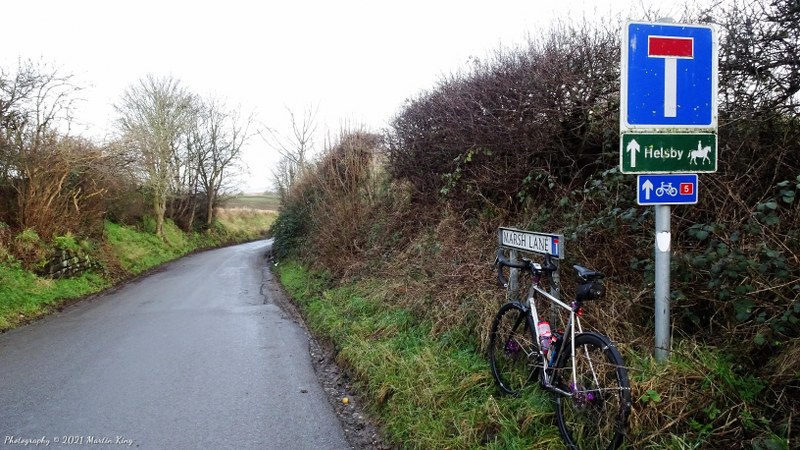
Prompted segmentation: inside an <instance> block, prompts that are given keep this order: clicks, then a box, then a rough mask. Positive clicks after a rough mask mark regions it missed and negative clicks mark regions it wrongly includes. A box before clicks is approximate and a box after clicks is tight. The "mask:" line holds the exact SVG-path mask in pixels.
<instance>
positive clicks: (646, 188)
mask: <svg viewBox="0 0 800 450" xmlns="http://www.w3.org/2000/svg"><path fill="white" fill-rule="evenodd" d="M654 187H655V186H653V183H651V182H650V179H649V178H648V179H646V180H645V181H644V183H642V190H643V191H644V199H645V200H650V192H652V191H653V188H654Z"/></svg>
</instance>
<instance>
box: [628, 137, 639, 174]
mask: <svg viewBox="0 0 800 450" xmlns="http://www.w3.org/2000/svg"><path fill="white" fill-rule="evenodd" d="M640 148H641V146H640V145H639V143H638V142H636V139H631V141H630V142H628V147H626V150H627V151H628V153H630V154H631V168H634V167H636V153H638V152H639V149H640Z"/></svg>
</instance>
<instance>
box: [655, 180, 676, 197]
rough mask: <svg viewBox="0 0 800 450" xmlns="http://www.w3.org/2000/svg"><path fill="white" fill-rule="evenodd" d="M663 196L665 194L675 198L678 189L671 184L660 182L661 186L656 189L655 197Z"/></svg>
mask: <svg viewBox="0 0 800 450" xmlns="http://www.w3.org/2000/svg"><path fill="white" fill-rule="evenodd" d="M664 194H667V195H669V196H670V197H675V196H676V195H678V188H676V187H675V186H673V185H672V183H666V182H664V181H662V182H661V186H659V187H658V188H657V189H656V196H658V197H663V196H664Z"/></svg>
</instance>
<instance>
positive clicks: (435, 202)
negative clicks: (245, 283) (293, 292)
mask: <svg viewBox="0 0 800 450" xmlns="http://www.w3.org/2000/svg"><path fill="white" fill-rule="evenodd" d="M701 19H703V20H711V19H713V20H714V21H715V22H716V23H720V24H722V27H721V28H722V29H721V36H722V37H721V40H722V49H721V61H720V71H721V77H720V78H721V79H720V88H721V104H720V131H719V139H720V142H721V146H720V149H721V156H720V161H721V165H720V170H719V172H718V173H717V174H713V175H708V176H704V177H703V194H702V201H701V204H699V205H696V206H692V207H686V208H675V211H674V216H673V217H674V219H673V224H672V230H673V236H675V242H674V244H673V246H674V248H675V251H674V256H673V289H672V290H673V298H672V308H673V310H672V313H673V334H674V351H673V354H672V358H671V363H670V364H669V365H657V364H655V363H654V362H653V360H652V358H651V356H650V355H651V353H652V348H653V342H652V335H653V328H652V327H653V324H652V316H653V301H652V282H653V262H652V246H653V243H652V239H653V238H652V230H653V226H654V225H653V217H652V211H650V210H649V209H648V208H639V207H636V206H635V204H636V202H635V198H634V192H633V189H632V188H631V183H632V181H631V179H630V177H625V176H622V175H621V174H619V173H618V171H617V170H616V169H615V167H616V165H617V164H618V153H617V152H618V142H619V141H618V139H619V136H618V133H617V129H618V113H617V110H618V107H619V105H618V102H619V97H618V94H619V93H618V89H619V87H618V84H617V83H618V81H617V80H618V61H619V49H618V47H619V43H618V36H619V33H618V31H617V30H616V29H603V28H593V27H590V26H589V25H588V24H583V25H581V26H582V28H581V27H574V26H573V27H570V26H563V27H557V28H554V30H552V31H551V32H550V34H548V35H547V36H544V37H542V38H541V39H539V40H532V41H531V42H530V44H529V46H528V47H527V48H521V49H512V50H503V51H499V52H497V53H496V54H495V55H494V57H493V58H489V59H487V60H486V61H482V62H479V63H476V64H475V66H474V67H473V68H472V70H471V71H469V72H468V73H463V74H458V75H452V76H450V77H447V78H445V79H443V80H442V81H441V82H440V83H439V84H438V85H437V86H436V87H435V88H434V89H432V90H431V91H429V92H425V93H422V94H420V95H419V96H418V97H416V98H414V99H412V100H411V101H410V102H408V103H407V104H406V105H405V106H404V107H403V109H402V110H401V112H400V113H399V114H398V115H397V117H396V119H395V120H394V122H393V124H392V127H391V129H390V130H389V132H388V133H387V136H386V138H385V142H386V145H385V147H384V146H383V145H381V142H383V141H382V140H381V138H380V137H378V136H374V135H365V134H363V133H362V132H357V133H354V134H353V135H350V136H348V135H347V134H343V136H342V139H341V141H340V142H339V143H336V144H334V145H332V146H330V148H329V149H328V150H327V152H325V153H324V156H323V157H322V158H321V159H320V161H319V162H317V163H316V165H314V166H313V167H312V168H311V169H310V170H309V171H308V173H306V174H304V175H303V176H302V177H301V178H300V179H299V180H298V181H297V182H296V184H294V185H293V186H292V187H291V189H290V190H289V191H288V195H287V197H286V201H285V203H284V205H283V209H282V212H281V216H280V217H279V218H278V220H277V222H276V226H275V227H274V228H273V231H274V232H275V235H276V237H277V239H278V240H277V242H276V246H277V248H278V250H279V251H278V256H281V257H282V256H286V255H291V254H294V255H298V256H300V257H301V258H302V257H305V258H306V260H307V261H309V262H310V263H312V264H314V265H316V266H317V268H319V269H322V270H323V271H325V272H326V273H329V274H330V275H331V276H332V279H333V280H334V282H342V281H345V280H351V279H354V278H371V277H375V278H380V279H383V280H385V285H386V289H387V290H388V291H389V294H388V296H389V298H390V299H391V301H392V302H393V303H397V304H399V305H401V306H403V307H404V308H406V309H408V310H410V311H412V312H413V313H414V315H415V317H418V318H419V319H420V320H426V321H430V322H432V323H433V324H434V326H433V333H435V334H437V335H444V334H446V333H449V332H454V331H456V332H464V333H467V334H468V335H469V337H470V339H471V340H472V342H475V343H476V344H477V348H481V349H482V348H483V347H484V345H485V342H484V341H485V337H486V335H487V328H488V326H489V324H490V321H491V319H492V317H493V315H494V312H495V311H496V308H497V307H498V306H499V304H500V302H502V301H503V298H502V291H500V290H498V288H497V287H496V285H495V278H494V272H493V271H492V269H491V267H490V264H491V261H492V260H493V251H494V249H495V245H496V229H497V227H498V226H500V225H504V226H517V227H521V228H525V229H532V230H537V231H548V232H549V231H558V232H561V233H563V234H564V235H565V236H566V240H567V251H566V252H567V255H568V258H569V259H568V261H566V264H565V266H567V267H569V264H571V263H582V264H586V265H589V266H592V267H595V268H597V269H599V270H601V271H603V272H604V273H606V274H607V275H609V280H608V283H607V284H608V295H607V297H606V298H605V299H604V300H603V301H602V302H600V303H598V304H596V305H592V308H590V310H591V315H590V317H589V320H590V322H591V323H592V324H595V325H596V326H597V327H598V328H600V329H602V331H603V332H605V333H607V334H609V335H610V336H611V337H612V338H613V339H614V340H615V341H616V342H617V343H619V346H620V348H621V349H622V352H623V354H624V356H625V358H626V361H628V362H629V364H630V370H631V374H632V375H631V377H632V385H633V389H634V393H633V394H634V399H635V405H634V413H633V416H632V420H631V425H632V426H631V433H630V440H629V442H632V443H633V448H653V449H655V448H674V449H683V448H719V449H723V448H724V449H736V448H763V449H772V448H776V449H777V448H790V447H796V446H797V443H798V437H797V436H798V430H800V421H799V420H798V415H800V378H798V373H800V367H798V361H800V358H798V357H797V356H798V355H800V353H798V351H799V350H798V349H800V300H799V299H800V269H798V268H800V246H798V245H799V244H798V243H800V209H799V207H798V205H799V204H800V202H799V201H798V200H797V199H796V195H797V194H798V191H800V158H799V157H798V155H800V147H798V146H799V145H800V120H798V117H800V96H799V95H798V92H799V91H800V69H799V68H800V59H799V58H800V57H798V55H800V52H798V51H797V38H796V36H798V35H800V30H799V29H798V24H800V7H798V5H797V2H794V1H791V0H782V1H777V2H772V3H770V4H765V3H763V2H755V1H733V2H730V3H727V4H726V5H724V7H720V8H715V9H713V10H708V11H701V12H699V13H697V14H696V15H695V16H694V17H688V18H685V21H687V22H696V21H699V20H701ZM756 19H757V20H756ZM743 27H744V28H743ZM743 29H747V30H748V32H747V33H744V32H743V31H742V30H743ZM792 36H794V38H792ZM752 49H764V51H762V52H759V53H754V52H753V51H752ZM569 275H570V274H569V273H568V272H565V273H564V275H563V276H564V284H565V286H566V289H565V290H566V292H565V295H567V296H569V295H571V291H570V289H571V288H570V286H571V279H570V278H569Z"/></svg>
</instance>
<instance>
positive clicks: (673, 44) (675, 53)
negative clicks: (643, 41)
mask: <svg viewBox="0 0 800 450" xmlns="http://www.w3.org/2000/svg"><path fill="white" fill-rule="evenodd" d="M647 41H648V45H647V56H654V57H657V58H658V57H660V58H669V57H673V58H692V57H694V39H692V38H686V37H666V36H648V37H647Z"/></svg>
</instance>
